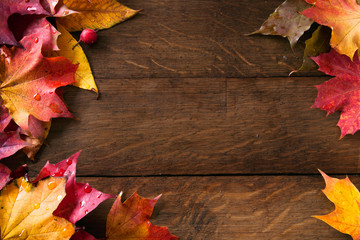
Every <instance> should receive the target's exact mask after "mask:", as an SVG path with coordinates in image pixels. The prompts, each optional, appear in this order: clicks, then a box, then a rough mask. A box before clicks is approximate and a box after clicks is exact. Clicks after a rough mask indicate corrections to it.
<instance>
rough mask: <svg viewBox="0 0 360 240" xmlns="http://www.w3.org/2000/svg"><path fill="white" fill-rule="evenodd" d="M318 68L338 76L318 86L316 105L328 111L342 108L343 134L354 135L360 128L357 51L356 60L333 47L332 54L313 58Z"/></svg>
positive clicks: (340, 124)
mask: <svg viewBox="0 0 360 240" xmlns="http://www.w3.org/2000/svg"><path fill="white" fill-rule="evenodd" d="M312 59H313V60H314V61H315V62H316V64H317V65H319V70H320V71H322V72H324V73H326V74H328V75H332V76H335V77H334V78H332V79H330V80H328V81H326V82H325V83H323V84H321V85H318V86H316V87H317V89H318V96H317V98H316V100H315V103H314V105H313V107H317V108H320V109H323V110H326V111H327V112H328V114H331V113H334V112H335V111H341V115H340V120H339V122H338V124H337V125H338V126H339V127H340V129H341V137H344V136H345V135H346V134H354V133H355V132H356V131H358V130H359V129H360V117H359V116H360V62H359V56H358V54H357V53H355V55H354V59H353V61H351V59H350V58H348V57H347V56H345V55H341V54H339V53H338V52H336V51H335V50H334V49H332V50H331V51H330V52H329V53H323V54H320V55H319V56H318V57H314V58H312Z"/></svg>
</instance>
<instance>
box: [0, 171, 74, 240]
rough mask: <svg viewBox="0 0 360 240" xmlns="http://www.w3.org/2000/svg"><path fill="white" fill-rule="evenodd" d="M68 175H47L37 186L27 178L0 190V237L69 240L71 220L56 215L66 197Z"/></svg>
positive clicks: (71, 229)
mask: <svg viewBox="0 0 360 240" xmlns="http://www.w3.org/2000/svg"><path fill="white" fill-rule="evenodd" d="M65 184H66V179H65V178H52V177H50V178H47V179H45V180H41V181H39V182H38V183H37V185H36V187H35V186H34V185H32V184H30V183H28V182H27V181H25V179H24V178H19V179H17V180H16V181H13V182H12V183H11V184H9V185H7V186H6V187H5V188H4V189H3V190H2V191H1V192H0V226H1V230H0V239H1V240H7V239H19V240H22V239H37V240H45V239H46V240H47V239H52V240H54V239H59V240H60V239H70V237H71V236H72V235H73V233H74V232H75V230H74V226H73V224H72V223H70V222H68V221H67V220H65V219H63V218H60V217H55V216H53V214H52V213H53V211H54V210H55V209H56V208H57V207H58V205H59V203H60V202H61V200H62V199H63V198H64V197H65Z"/></svg>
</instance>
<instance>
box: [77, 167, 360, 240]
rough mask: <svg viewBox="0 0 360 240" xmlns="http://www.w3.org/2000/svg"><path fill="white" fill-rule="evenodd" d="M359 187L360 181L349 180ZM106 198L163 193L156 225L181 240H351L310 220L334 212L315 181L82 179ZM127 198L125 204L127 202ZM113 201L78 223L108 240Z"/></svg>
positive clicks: (317, 179) (281, 178)
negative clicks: (106, 236) (135, 193)
mask: <svg viewBox="0 0 360 240" xmlns="http://www.w3.org/2000/svg"><path fill="white" fill-rule="evenodd" d="M351 180H353V182H354V184H357V185H358V186H359V184H360V178H359V177H353V176H352V177H351ZM78 181H79V182H80V181H81V182H89V183H90V184H91V185H92V186H94V187H96V188H98V189H101V190H103V191H105V192H110V193H113V194H117V193H119V192H120V190H123V191H125V197H129V196H130V195H131V193H132V192H134V191H136V190H137V191H138V193H139V194H140V195H143V196H144V197H148V198H152V197H155V196H157V195H158V194H160V193H162V194H163V196H162V197H161V198H160V200H159V202H158V204H157V205H156V207H155V212H154V216H153V218H152V220H151V221H152V223H153V224H157V225H166V226H168V227H169V229H170V231H171V232H172V233H173V234H175V235H177V236H179V237H180V238H181V239H183V240H185V239H186V240H190V239H191V240H192V239H222V240H226V239H229V240H230V239H231V240H232V239H241V240H247V239H249V240H250V239H251V240H252V239H258V240H265V239H271V240H276V239H279V240H280V239H281V240H283V239H294V240H296V239H298V240H302V239H319V240H321V239H324V240H325V239H326V240H329V239H334V240H335V239H336V240H339V239H351V238H349V237H347V236H346V235H344V234H341V233H339V232H337V231H336V230H334V229H332V228H331V227H329V226H328V225H326V224H325V223H323V222H321V221H320V220H317V219H314V218H312V217H311V216H312V215H323V214H327V213H329V212H331V211H332V210H333V209H334V206H333V204H332V203H331V202H329V200H328V199H327V198H326V197H325V195H324V194H323V193H322V192H321V189H322V188H324V186H325V184H324V182H323V180H322V177H321V176H320V174H319V175H316V176H275V177H272V176H267V177H258V176H252V177H156V178H79V179H78ZM125 197H124V199H125ZM112 203H113V200H108V201H107V202H105V203H104V204H103V205H100V207H99V208H98V209H97V210H95V212H93V213H91V214H89V215H88V216H87V217H86V218H85V219H83V220H82V221H81V222H80V225H85V226H86V227H87V229H88V231H90V232H92V233H93V234H95V235H96V236H97V237H102V236H104V234H103V233H104V231H105V222H106V215H107V212H108V211H109V209H110V207H111V205H112Z"/></svg>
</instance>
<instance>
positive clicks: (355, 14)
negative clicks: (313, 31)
mask: <svg viewBox="0 0 360 240" xmlns="http://www.w3.org/2000/svg"><path fill="white" fill-rule="evenodd" d="M305 1H306V2H307V3H310V4H312V5H313V7H312V8H309V9H306V10H305V11H303V12H302V14H303V15H305V16H307V17H308V18H311V19H313V20H314V21H315V22H317V23H319V24H321V25H325V26H328V27H330V28H331V29H332V34H331V39H330V45H331V47H332V48H334V49H336V51H338V52H339V53H341V54H345V55H346V56H348V57H349V58H351V59H352V58H353V56H354V53H355V51H356V50H357V49H358V48H359V46H360V39H359V37H358V36H359V34H360V6H359V4H357V2H356V0H338V1H329V0H305Z"/></svg>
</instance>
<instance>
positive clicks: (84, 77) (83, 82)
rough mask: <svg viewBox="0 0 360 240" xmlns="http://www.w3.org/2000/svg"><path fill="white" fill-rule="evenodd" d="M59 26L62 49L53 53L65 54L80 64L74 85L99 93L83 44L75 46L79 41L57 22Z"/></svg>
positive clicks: (59, 42)
mask: <svg viewBox="0 0 360 240" xmlns="http://www.w3.org/2000/svg"><path fill="white" fill-rule="evenodd" d="M57 27H58V30H59V31H60V32H61V35H60V37H59V39H58V45H59V48H60V51H55V52H53V53H52V55H53V56H64V57H66V58H68V59H70V60H71V61H72V63H73V64H79V67H78V69H77V70H76V73H75V83H73V85H74V86H76V87H79V88H82V89H86V90H91V91H94V92H96V93H98V88H97V86H96V83H95V80H94V76H93V75H92V72H91V68H90V65H89V62H88V60H87V58H86V55H85V53H84V51H83V50H82V48H81V46H80V45H76V46H75V44H76V43H77V41H76V40H75V38H73V36H71V34H70V33H69V32H68V31H67V30H66V29H65V28H64V27H63V26H62V25H61V24H60V23H58V24H57ZM73 46H75V48H73Z"/></svg>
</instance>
